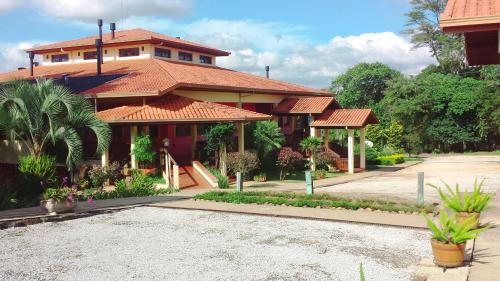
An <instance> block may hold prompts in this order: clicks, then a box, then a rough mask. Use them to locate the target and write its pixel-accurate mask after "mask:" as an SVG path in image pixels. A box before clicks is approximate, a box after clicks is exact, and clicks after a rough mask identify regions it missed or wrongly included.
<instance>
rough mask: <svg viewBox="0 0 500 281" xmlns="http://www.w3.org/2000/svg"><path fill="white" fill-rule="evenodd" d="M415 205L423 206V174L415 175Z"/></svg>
mask: <svg viewBox="0 0 500 281" xmlns="http://www.w3.org/2000/svg"><path fill="white" fill-rule="evenodd" d="M417 185H418V191H417V205H419V206H422V205H424V172H418V173H417Z"/></svg>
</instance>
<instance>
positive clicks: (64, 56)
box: [51, 54, 69, 62]
mask: <svg viewBox="0 0 500 281" xmlns="http://www.w3.org/2000/svg"><path fill="white" fill-rule="evenodd" d="M51 59H52V62H66V61H69V56H68V54H60V55H52V58H51Z"/></svg>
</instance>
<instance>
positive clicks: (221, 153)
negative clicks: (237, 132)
mask: <svg viewBox="0 0 500 281" xmlns="http://www.w3.org/2000/svg"><path fill="white" fill-rule="evenodd" d="M226 150H227V147H226V145H225V144H224V145H222V147H221V148H220V151H219V161H220V163H219V166H220V173H221V174H222V175H223V176H227V165H226V159H227V152H226Z"/></svg>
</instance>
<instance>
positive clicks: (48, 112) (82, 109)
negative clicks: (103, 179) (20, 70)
mask: <svg viewBox="0 0 500 281" xmlns="http://www.w3.org/2000/svg"><path fill="white" fill-rule="evenodd" d="M84 130H90V131H92V132H93V133H94V134H95V136H96V137H97V151H96V152H97V153H103V152H104V151H105V150H106V149H107V148H108V146H109V143H110V140H111V129H110V127H109V125H108V124H107V123H105V122H104V121H102V120H100V119H98V118H97V117H96V115H95V114H94V110H93V108H92V105H91V104H90V102H89V101H88V100H87V99H85V98H84V97H82V96H79V95H76V94H73V93H71V91H70V90H68V89H67V88H65V87H63V86H59V85H56V84H55V83H54V81H53V80H51V79H49V80H45V79H37V80H36V82H29V81H22V80H18V81H11V82H8V83H6V84H4V85H2V87H1V89H0V134H3V135H4V136H5V137H6V138H7V139H8V140H11V141H20V142H22V143H24V144H25V146H26V147H27V149H28V151H29V153H30V154H31V155H32V156H34V157H40V156H42V155H44V153H45V151H46V150H47V148H48V147H49V145H56V144H60V143H61V144H63V145H64V146H65V147H66V148H67V152H68V153H67V156H66V165H67V166H68V168H69V169H70V170H73V168H74V166H75V165H76V163H77V162H78V161H80V160H81V159H82V157H83V152H82V151H83V145H82V139H81V134H82V132H83V131H84Z"/></svg>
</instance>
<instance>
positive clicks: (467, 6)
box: [440, 0, 500, 32]
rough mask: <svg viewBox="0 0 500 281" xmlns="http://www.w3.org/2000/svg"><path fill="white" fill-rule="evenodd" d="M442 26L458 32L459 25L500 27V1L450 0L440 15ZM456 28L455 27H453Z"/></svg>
mask: <svg viewBox="0 0 500 281" xmlns="http://www.w3.org/2000/svg"><path fill="white" fill-rule="evenodd" d="M440 24H441V27H442V28H443V29H444V30H445V31H446V29H450V30H451V31H453V30H455V31H456V32H459V31H460V28H459V27H465V26H471V25H486V26H487V28H488V29H492V30H494V29H498V28H500V1H498V0H449V1H448V3H447V4H446V8H445V10H444V12H443V13H442V14H441V16H440ZM452 28H454V29H452Z"/></svg>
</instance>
